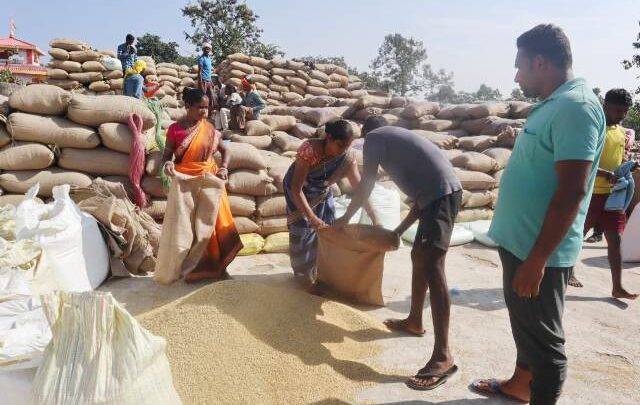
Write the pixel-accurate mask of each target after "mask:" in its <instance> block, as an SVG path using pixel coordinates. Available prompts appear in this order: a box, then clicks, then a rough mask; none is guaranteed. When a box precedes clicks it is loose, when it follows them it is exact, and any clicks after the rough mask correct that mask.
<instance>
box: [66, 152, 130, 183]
mask: <svg viewBox="0 0 640 405" xmlns="http://www.w3.org/2000/svg"><path fill="white" fill-rule="evenodd" d="M58 166H60V167H62V168H64V169H68V170H76V171H80V172H85V173H89V174H93V175H96V176H109V175H114V176H127V175H128V174H129V156H128V155H126V154H124V153H119V152H115V151H111V150H109V149H107V148H103V147H98V148H95V149H75V148H64V149H62V153H61V154H60V158H59V159H58Z"/></svg>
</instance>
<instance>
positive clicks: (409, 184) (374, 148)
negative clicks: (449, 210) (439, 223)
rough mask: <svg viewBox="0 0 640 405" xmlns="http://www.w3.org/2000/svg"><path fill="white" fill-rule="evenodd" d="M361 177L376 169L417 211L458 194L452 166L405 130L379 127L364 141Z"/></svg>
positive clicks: (443, 157)
mask: <svg viewBox="0 0 640 405" xmlns="http://www.w3.org/2000/svg"><path fill="white" fill-rule="evenodd" d="M363 158H364V170H365V173H377V170H378V165H380V166H382V168H383V169H384V170H385V171H386V172H387V174H388V175H389V176H390V177H391V179H392V180H393V181H394V182H395V183H396V185H397V186H398V187H399V188H400V190H402V192H403V193H405V194H406V195H407V196H409V198H411V199H412V200H413V201H415V202H417V203H418V207H420V209H422V208H425V207H426V206H427V205H429V203H431V202H432V201H435V200H437V199H439V198H441V197H444V196H446V195H448V194H451V193H454V192H456V191H459V190H462V186H461V185H460V180H458V177H457V176H456V174H455V172H454V170H453V166H452V165H451V163H449V160H448V159H447V158H446V157H445V156H444V154H443V153H442V152H440V150H439V149H438V147H437V146H435V145H434V144H433V143H431V142H430V141H428V140H426V139H424V138H421V137H420V136H418V135H416V134H415V133H413V132H411V131H409V130H408V129H404V128H399V127H390V126H387V127H382V128H377V129H375V130H373V131H371V132H369V133H368V134H367V136H366V138H365V140H364V151H363Z"/></svg>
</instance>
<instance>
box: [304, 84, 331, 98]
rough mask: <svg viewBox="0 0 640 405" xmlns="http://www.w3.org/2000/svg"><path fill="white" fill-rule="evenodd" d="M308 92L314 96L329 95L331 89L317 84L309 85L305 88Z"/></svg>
mask: <svg viewBox="0 0 640 405" xmlns="http://www.w3.org/2000/svg"><path fill="white" fill-rule="evenodd" d="M305 90H306V92H307V94H312V95H314V96H328V95H329V90H327V89H326V88H324V87H316V86H307V87H306V88H305Z"/></svg>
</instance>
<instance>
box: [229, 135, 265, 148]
mask: <svg viewBox="0 0 640 405" xmlns="http://www.w3.org/2000/svg"><path fill="white" fill-rule="evenodd" d="M229 139H230V140H231V142H236V143H246V144H249V145H251V146H254V147H255V148H257V149H269V148H270V147H271V144H272V143H273V138H272V137H271V136H270V135H263V136H247V135H244V134H233V135H231V136H230V137H229Z"/></svg>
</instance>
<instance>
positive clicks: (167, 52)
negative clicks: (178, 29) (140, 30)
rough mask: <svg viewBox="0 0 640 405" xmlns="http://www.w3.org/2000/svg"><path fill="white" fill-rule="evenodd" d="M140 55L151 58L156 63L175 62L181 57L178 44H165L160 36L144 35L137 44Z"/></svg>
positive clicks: (172, 42)
mask: <svg viewBox="0 0 640 405" xmlns="http://www.w3.org/2000/svg"><path fill="white" fill-rule="evenodd" d="M136 48H137V51H138V55H140V56H151V57H152V58H153V60H155V61H156V62H159V63H160V62H172V63H173V62H175V61H176V59H178V57H179V56H180V53H179V52H178V43H177V42H174V41H171V42H164V41H162V39H161V38H160V36H159V35H155V34H149V33H147V34H144V35H143V36H141V37H140V38H138V43H137V44H136Z"/></svg>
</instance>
